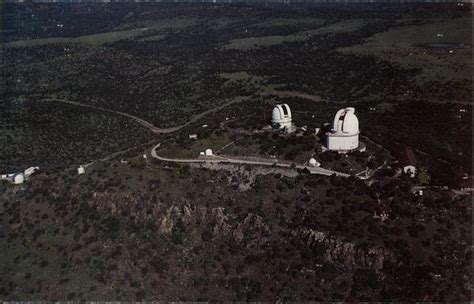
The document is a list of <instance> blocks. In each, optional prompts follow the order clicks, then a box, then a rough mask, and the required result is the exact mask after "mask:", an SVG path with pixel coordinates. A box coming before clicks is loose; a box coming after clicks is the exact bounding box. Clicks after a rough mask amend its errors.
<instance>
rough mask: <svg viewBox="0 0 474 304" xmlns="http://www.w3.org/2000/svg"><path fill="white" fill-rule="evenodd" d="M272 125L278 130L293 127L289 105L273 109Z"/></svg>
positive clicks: (281, 105)
mask: <svg viewBox="0 0 474 304" xmlns="http://www.w3.org/2000/svg"><path fill="white" fill-rule="evenodd" d="M272 125H273V126H274V127H278V128H284V127H286V126H289V125H291V110H290V107H289V106H288V105H287V104H279V105H276V106H275V107H274V108H273V112H272Z"/></svg>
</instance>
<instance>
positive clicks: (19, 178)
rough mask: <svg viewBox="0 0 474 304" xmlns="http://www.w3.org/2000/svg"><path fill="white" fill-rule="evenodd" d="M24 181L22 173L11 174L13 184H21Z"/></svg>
mask: <svg viewBox="0 0 474 304" xmlns="http://www.w3.org/2000/svg"><path fill="white" fill-rule="evenodd" d="M24 181H25V175H24V174H23V173H19V174H16V175H15V176H13V183H14V184H22V183H23V182H24Z"/></svg>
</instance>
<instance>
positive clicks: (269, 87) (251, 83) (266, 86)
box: [219, 72, 282, 92]
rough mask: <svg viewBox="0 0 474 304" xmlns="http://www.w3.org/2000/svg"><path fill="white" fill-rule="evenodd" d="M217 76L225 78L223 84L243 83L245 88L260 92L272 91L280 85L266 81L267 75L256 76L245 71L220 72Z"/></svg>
mask: <svg viewBox="0 0 474 304" xmlns="http://www.w3.org/2000/svg"><path fill="white" fill-rule="evenodd" d="M219 77H221V78H224V79H226V82H225V83H224V85H226V86H230V85H243V86H245V87H246V89H249V90H255V91H260V92H273V91H274V90H276V89H277V88H279V87H281V86H282V85H279V84H270V83H268V81H269V79H270V77H269V76H256V75H251V74H248V73H247V72H235V73H220V74H219Z"/></svg>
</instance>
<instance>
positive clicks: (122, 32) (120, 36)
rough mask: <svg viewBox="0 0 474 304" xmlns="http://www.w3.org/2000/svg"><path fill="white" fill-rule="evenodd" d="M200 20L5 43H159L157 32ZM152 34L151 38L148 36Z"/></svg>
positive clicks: (160, 36)
mask: <svg viewBox="0 0 474 304" xmlns="http://www.w3.org/2000/svg"><path fill="white" fill-rule="evenodd" d="M197 20H198V19H195V18H194V19H193V18H173V19H166V20H161V21H150V20H147V21H143V22H135V23H130V24H126V25H124V26H121V27H118V28H116V29H115V31H112V32H106V33H100V34H93V35H84V36H79V37H53V38H42V39H31V40H18V41H12V42H8V43H5V44H4V46H5V47H30V46H38V45H45V44H54V43H82V44H90V45H102V44H106V43H112V42H116V41H120V40H124V39H135V38H141V39H139V40H141V41H146V40H148V41H150V40H152V41H158V40H161V39H163V38H164V37H165V36H164V35H163V34H156V31H157V30H159V31H161V30H163V31H164V30H169V29H182V28H186V27H188V26H191V25H194V24H196V22H197ZM147 34H148V35H150V34H152V36H150V37H146V35H147ZM142 37H143V38H142Z"/></svg>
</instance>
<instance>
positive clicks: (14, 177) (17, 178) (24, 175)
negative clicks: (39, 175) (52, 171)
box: [0, 167, 39, 185]
mask: <svg viewBox="0 0 474 304" xmlns="http://www.w3.org/2000/svg"><path fill="white" fill-rule="evenodd" d="M37 170H39V167H29V168H28V169H26V170H25V171H23V172H16V173H9V174H2V175H0V180H5V181H8V182H10V183H12V184H15V185H19V184H23V183H24V182H25V180H27V179H28V178H30V176H31V175H32V174H33V173H35V172H36V171H37Z"/></svg>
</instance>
